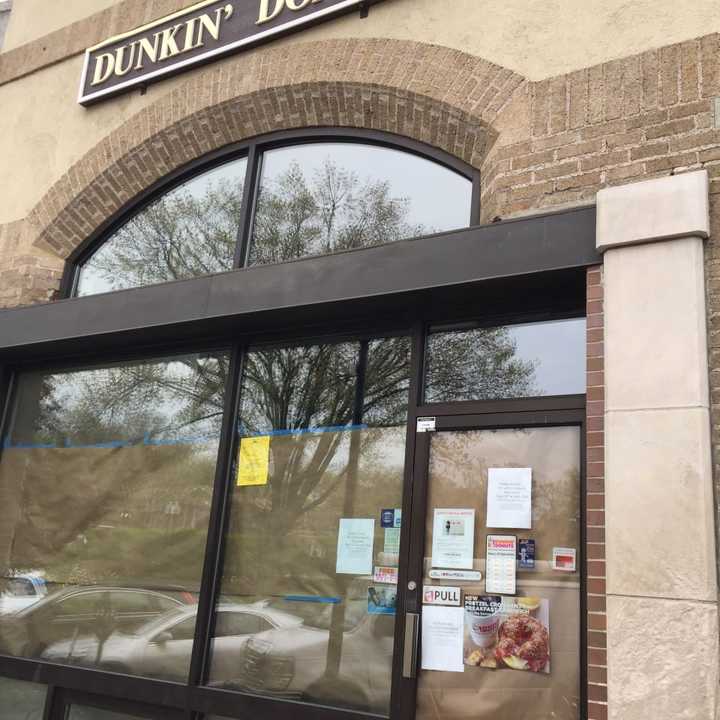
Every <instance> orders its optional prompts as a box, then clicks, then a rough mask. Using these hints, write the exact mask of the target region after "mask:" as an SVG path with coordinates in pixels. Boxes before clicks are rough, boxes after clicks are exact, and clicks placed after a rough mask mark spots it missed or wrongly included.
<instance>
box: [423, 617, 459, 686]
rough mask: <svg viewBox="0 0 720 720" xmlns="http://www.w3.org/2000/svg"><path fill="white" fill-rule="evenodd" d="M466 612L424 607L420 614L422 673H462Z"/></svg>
mask: <svg viewBox="0 0 720 720" xmlns="http://www.w3.org/2000/svg"><path fill="white" fill-rule="evenodd" d="M464 624H465V610H464V608H461V607H443V606H440V605H424V606H423V611H422V662H421V667H422V669H423V670H444V671H445V672H464V671H465V665H464V664H463V637H464V631H465V627H464Z"/></svg>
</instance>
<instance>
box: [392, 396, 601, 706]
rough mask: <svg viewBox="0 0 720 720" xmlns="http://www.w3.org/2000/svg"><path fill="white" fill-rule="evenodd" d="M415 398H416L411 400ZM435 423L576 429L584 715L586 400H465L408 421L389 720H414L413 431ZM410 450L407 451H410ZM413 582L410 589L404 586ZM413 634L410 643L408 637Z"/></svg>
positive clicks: (426, 435)
mask: <svg viewBox="0 0 720 720" xmlns="http://www.w3.org/2000/svg"><path fill="white" fill-rule="evenodd" d="M415 397H417V396H415ZM420 417H422V418H425V417H433V418H435V423H436V428H435V432H444V431H445V432H447V431H462V430H500V429H510V428H541V427H578V428H579V430H580V448H579V451H580V547H579V548H578V558H577V562H578V569H579V581H580V628H579V630H580V654H579V662H580V668H579V671H580V672H579V681H580V694H579V701H580V712H579V718H580V719H581V720H584V718H586V716H587V664H588V663H587V622H588V621H587V564H586V563H587V558H586V552H585V544H586V535H587V528H586V526H587V520H586V512H587V480H586V475H587V437H586V397H585V395H566V396H559V397H543V398H532V399H519V400H514V399H513V400H499V401H469V402H458V403H443V404H434V405H424V406H422V405H420V406H417V407H416V408H414V412H411V413H410V417H409V419H408V453H409V454H410V453H412V460H411V462H410V463H409V464H408V466H406V486H405V487H406V491H405V498H404V506H403V518H408V519H409V522H404V523H403V529H402V539H401V542H402V544H401V561H400V573H399V578H398V596H397V597H398V608H397V620H396V622H397V625H396V645H395V655H394V658H393V693H392V701H391V716H390V717H391V720H415V712H416V698H417V686H418V670H419V664H420V649H421V648H420V637H419V635H420V630H419V621H420V618H421V614H422V583H423V577H424V557H425V534H426V517H427V509H428V507H427V498H428V481H429V477H428V475H429V473H428V469H429V461H430V443H431V435H432V432H417V429H416V428H417V420H418V418H420ZM411 446H412V447H411ZM411 582H412V583H414V585H415V587H414V589H412V590H411V589H410V588H409V586H408V583H411ZM408 614H417V616H418V621H417V624H415V625H414V626H413V624H412V623H409V622H408V619H409V615H408ZM413 631H414V632H415V637H414V638H409V637H408V635H407V634H408V633H410V632H413ZM410 651H413V652H414V654H415V658H414V668H413V669H414V673H413V677H406V676H405V675H404V673H403V663H404V660H405V653H406V652H410Z"/></svg>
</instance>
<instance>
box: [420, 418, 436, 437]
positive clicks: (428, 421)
mask: <svg viewBox="0 0 720 720" xmlns="http://www.w3.org/2000/svg"><path fill="white" fill-rule="evenodd" d="M417 431H418V432H419V433H422V432H435V418H434V417H420V418H418V419H417Z"/></svg>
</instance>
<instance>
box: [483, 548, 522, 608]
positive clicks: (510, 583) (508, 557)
mask: <svg viewBox="0 0 720 720" xmlns="http://www.w3.org/2000/svg"><path fill="white" fill-rule="evenodd" d="M516 559H517V538H516V537H515V536H514V535H488V536H487V552H486V555H485V592H486V593H488V595H490V594H497V595H514V594H515V589H516V580H515V567H516Z"/></svg>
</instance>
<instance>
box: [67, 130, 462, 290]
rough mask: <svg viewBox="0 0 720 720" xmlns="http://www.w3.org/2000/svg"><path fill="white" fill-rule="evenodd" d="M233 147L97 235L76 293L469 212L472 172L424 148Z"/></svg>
mask: <svg viewBox="0 0 720 720" xmlns="http://www.w3.org/2000/svg"><path fill="white" fill-rule="evenodd" d="M422 150H425V152H424V154H423V153H422ZM232 152H233V153H234V155H233V159H224V161H223V160H221V161H220V164H218V161H217V160H216V161H215V164H214V165H213V166H212V167H210V168H209V169H207V166H206V168H201V169H200V171H199V172H198V171H197V170H196V171H195V174H194V175H192V176H191V177H188V176H187V175H185V176H184V177H182V176H181V177H180V178H176V179H175V182H174V184H171V185H165V187H164V188H160V189H159V190H157V191H156V192H155V193H154V194H153V195H151V196H150V197H149V198H146V199H145V202H144V203H143V204H141V205H140V206H139V207H137V208H136V209H135V211H134V213H133V214H132V215H131V216H130V218H129V219H128V217H127V213H125V214H124V217H122V218H120V219H119V221H118V222H116V223H115V224H114V225H113V226H111V228H110V230H109V231H106V232H105V233H104V234H103V235H101V236H100V237H99V238H97V239H95V240H93V241H92V242H91V243H90V244H89V246H88V248H87V249H86V250H85V251H84V253H83V254H81V255H80V256H79V257H78V258H77V259H76V263H77V264H76V266H75V273H74V275H75V277H74V280H75V283H74V289H75V294H76V295H92V294H96V293H100V292H108V291H112V290H121V289H125V288H132V287H138V286H143V285H151V284H154V283H160V282H168V281H172V280H181V279H187V278H192V277H198V276H201V275H207V274H211V273H218V272H224V271H227V270H232V269H234V268H237V267H245V266H252V265H263V264H269V263H278V262H288V261H292V260H297V259H299V258H302V257H306V256H310V255H319V254H327V253H335V252H341V251H344V250H354V249H359V248H367V247H371V246H373V245H380V244H383V243H389V242H394V241H397V240H405V239H408V238H412V237H418V236H422V235H429V234H432V233H436V232H443V231H447V230H453V229H457V228H462V227H467V226H468V225H470V224H471V221H472V219H473V218H472V212H473V187H474V176H475V174H474V173H473V171H472V170H471V169H470V168H469V167H467V166H464V164H463V163H460V162H459V161H456V160H454V159H453V158H450V157H449V156H445V155H444V154H440V153H436V152H433V156H432V157H430V155H429V153H430V152H431V151H430V150H429V149H427V148H422V147H421V146H419V145H417V144H413V145H412V147H410V146H408V147H405V146H400V145H397V144H393V145H390V144H389V143H388V142H387V141H386V140H384V139H383V141H382V142H378V141H377V137H374V138H373V139H372V140H368V139H366V138H363V137H362V136H359V135H356V136H352V135H347V136H346V135H339V136H337V137H335V136H333V135H327V134H326V135H319V136H317V137H313V136H312V135H311V136H310V137H309V138H306V139H305V141H304V142H298V139H297V138H296V137H292V136H290V137H288V138H285V143H284V144H281V141H278V139H277V138H271V139H270V140H267V139H266V140H265V141H263V142H257V143H251V144H250V145H246V146H245V147H243V148H235V149H233V151H232ZM227 157H228V156H226V158H227Z"/></svg>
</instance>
